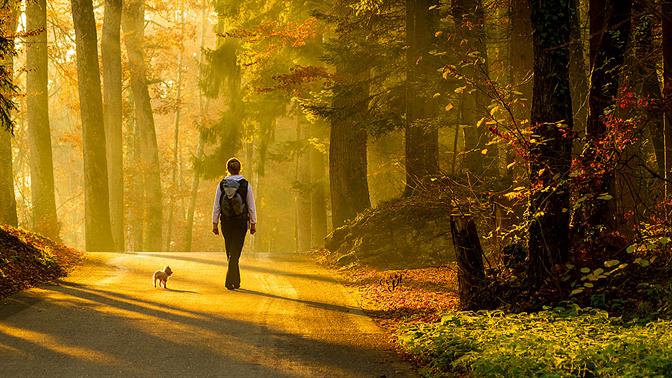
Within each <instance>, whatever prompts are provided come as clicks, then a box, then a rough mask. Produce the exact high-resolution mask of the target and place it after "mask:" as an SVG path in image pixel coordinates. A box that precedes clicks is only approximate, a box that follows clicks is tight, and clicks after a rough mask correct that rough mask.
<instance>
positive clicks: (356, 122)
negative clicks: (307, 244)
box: [329, 62, 371, 228]
mask: <svg viewBox="0 0 672 378" xmlns="http://www.w3.org/2000/svg"><path fill="white" fill-rule="evenodd" d="M359 63H360V64H361V62H359ZM336 75H337V76H338V77H345V78H350V79H352V80H355V82H354V83H341V84H339V85H338V86H337V87H336V88H335V89H334V92H335V96H334V108H335V109H336V112H337V113H338V114H337V115H336V116H334V117H333V118H332V120H331V134H330V144H329V178H330V189H331V214H332V215H331V216H332V222H333V225H334V228H337V227H341V226H343V225H344V224H345V222H346V221H348V220H350V219H353V218H355V217H356V216H357V214H358V213H360V212H362V211H364V210H365V209H368V208H369V207H371V200H370V199H369V184H368V179H367V160H366V145H367V131H366V127H365V125H364V122H363V119H364V117H365V115H366V112H367V111H368V106H369V105H368V104H369V102H368V98H369V84H368V80H369V71H368V69H367V68H364V69H359V70H357V69H353V68H352V67H351V66H349V65H347V66H346V65H345V64H343V63H339V64H338V65H337V66H336Z"/></svg>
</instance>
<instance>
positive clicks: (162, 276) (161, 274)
mask: <svg viewBox="0 0 672 378" xmlns="http://www.w3.org/2000/svg"><path fill="white" fill-rule="evenodd" d="M171 274H173V271H172V270H170V267H169V266H167V267H165V268H163V270H157V271H156V272H154V276H153V277H152V283H153V284H154V287H156V281H159V287H161V284H162V283H163V288H164V289H165V288H166V282H167V281H168V277H170V275H171Z"/></svg>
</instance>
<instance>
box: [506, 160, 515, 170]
mask: <svg viewBox="0 0 672 378" xmlns="http://www.w3.org/2000/svg"><path fill="white" fill-rule="evenodd" d="M514 165H516V162H515V161H514V162H513V163H510V164H508V165H507V166H506V169H511V168H513V166H514Z"/></svg>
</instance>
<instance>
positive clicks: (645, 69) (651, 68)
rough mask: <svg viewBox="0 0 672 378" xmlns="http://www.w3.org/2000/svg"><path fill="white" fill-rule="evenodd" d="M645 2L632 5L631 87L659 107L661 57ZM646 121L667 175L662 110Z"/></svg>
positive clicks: (660, 169)
mask: <svg viewBox="0 0 672 378" xmlns="http://www.w3.org/2000/svg"><path fill="white" fill-rule="evenodd" d="M645 1H647V0H636V1H634V2H633V4H632V7H633V8H632V11H633V16H634V18H633V21H634V24H633V26H632V32H633V35H632V56H631V60H632V62H631V65H632V68H631V70H630V74H631V78H630V84H629V86H631V87H632V88H631V89H632V90H634V91H635V92H636V93H637V94H639V95H640V96H641V97H643V98H646V99H649V100H653V101H654V103H655V104H656V105H658V104H660V102H661V100H662V98H661V95H660V93H661V88H660V82H659V81H658V72H657V71H656V63H657V60H658V59H659V58H660V56H659V55H657V54H654V53H653V52H654V51H655V48H654V43H653V37H654V36H653V25H654V21H653V13H652V12H651V10H650V9H648V8H647V6H646V3H645ZM645 122H646V123H645V124H644V125H643V128H648V129H649V131H650V135H651V142H652V144H653V147H654V151H655V154H656V163H657V166H658V172H659V174H660V175H661V176H663V175H664V173H665V138H664V135H663V115H662V114H661V112H660V108H654V109H651V110H650V111H647V117H646V119H645Z"/></svg>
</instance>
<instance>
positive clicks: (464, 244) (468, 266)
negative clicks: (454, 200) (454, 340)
mask: <svg viewBox="0 0 672 378" xmlns="http://www.w3.org/2000/svg"><path fill="white" fill-rule="evenodd" d="M450 233H451V235H452V238H453V247H454V248H455V255H456V258H457V282H458V286H459V291H460V308H461V309H463V310H468V311H473V310H479V309H481V308H482V307H483V305H484V296H483V287H484V286H485V285H484V284H485V271H484V269H483V249H482V248H481V242H480V241H479V240H478V231H477V230H476V224H475V223H474V220H473V219H472V218H471V216H470V215H459V214H457V215H451V217H450Z"/></svg>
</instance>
